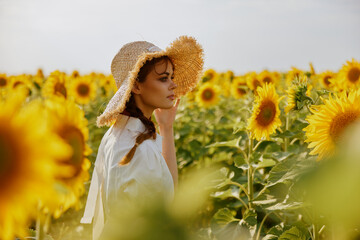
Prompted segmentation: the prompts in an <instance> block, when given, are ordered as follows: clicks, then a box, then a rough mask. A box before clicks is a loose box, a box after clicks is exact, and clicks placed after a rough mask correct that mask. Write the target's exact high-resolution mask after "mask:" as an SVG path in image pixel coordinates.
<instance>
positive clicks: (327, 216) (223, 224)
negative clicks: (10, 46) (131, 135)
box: [0, 59, 360, 240]
mask: <svg viewBox="0 0 360 240" xmlns="http://www.w3.org/2000/svg"><path fill="white" fill-rule="evenodd" d="M339 67H340V68H339V70H338V71H337V72H332V71H324V72H319V73H318V72H316V71H315V69H314V67H313V65H312V64H311V63H310V65H309V69H308V70H302V69H298V68H295V67H292V69H290V70H289V71H287V72H278V71H269V70H264V71H261V72H248V73H245V74H242V75H238V76H236V75H234V73H233V72H232V71H230V70H229V71H227V72H216V71H215V70H214V69H207V70H206V71H205V72H204V73H203V76H202V78H201V80H200V83H199V84H198V86H197V87H196V88H195V89H193V91H191V92H189V93H188V94H187V95H186V96H184V97H182V98H181V101H180V105H179V108H178V112H177V116H176V121H175V123H174V134H175V146H176V156H177V162H178V169H179V190H178V191H179V194H178V195H177V196H176V198H175V201H174V203H175V205H174V207H173V208H172V209H168V208H165V207H164V206H163V205H162V204H161V202H160V204H159V203H157V204H155V203H154V205H153V207H152V208H150V209H140V210H141V211H142V210H143V212H142V215H141V221H140V220H139V219H137V218H136V214H135V211H131V212H130V211H127V210H125V209H119V210H120V211H119V214H118V215H119V218H118V219H117V220H116V221H115V222H114V225H113V226H112V228H111V227H110V228H108V229H107V231H108V233H109V234H107V235H106V234H105V235H104V237H103V238H102V239H125V240H127V239H129V240H130V239H179V240H180V239H183V240H188V239H189V240H190V239H191V240H192V239H194V240H195V239H201V240H205V239H213V240H238V239H254V240H258V239H264V240H265V239H267V240H269V239H304V240H306V239H334V240H338V239H359V238H360V205H359V202H360V187H359V186H360V147H359V146H360V145H359V143H360V62H359V61H358V60H356V59H352V60H348V61H346V62H344V64H343V66H339ZM116 90H117V89H116V85H115V81H114V79H113V77H112V76H111V75H104V74H102V73H94V72H93V73H90V74H87V75H80V74H79V72H77V71H73V72H72V73H71V74H67V73H65V72H61V71H59V70H56V71H53V72H51V73H50V74H49V75H48V76H44V74H43V72H42V70H41V69H38V71H37V73H36V74H35V75H30V74H22V75H13V76H10V75H7V74H6V73H2V74H0V157H1V160H0V167H1V168H0V180H1V182H2V187H1V188H0V239H3V240H9V239H11V240H13V239H54V240H70V239H92V238H91V234H92V226H91V225H90V224H80V218H81V217H82V214H83V211H84V206H85V202H86V197H87V192H88V190H89V185H90V181H91V176H92V171H93V167H94V162H95V159H96V156H97V149H98V147H99V144H100V141H101V139H102V136H103V135H104V133H105V132H106V131H107V129H108V128H107V127H104V128H97V127H96V117H97V116H98V115H100V114H101V113H102V112H103V111H104V109H105V107H106V104H107V103H108V101H109V100H110V98H111V97H112V95H113V94H114V93H115V92H116ZM153 120H154V121H155V118H153ZM136 211H137V212H139V209H136ZM110 232H111V233H110Z"/></svg>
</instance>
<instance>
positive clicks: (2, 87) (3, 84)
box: [0, 74, 9, 99]
mask: <svg viewBox="0 0 360 240" xmlns="http://www.w3.org/2000/svg"><path fill="white" fill-rule="evenodd" d="M8 87H9V79H8V77H7V76H6V74H0V99H1V97H3V96H5V95H6V93H7V90H8Z"/></svg>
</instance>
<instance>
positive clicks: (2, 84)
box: [0, 77, 7, 87]
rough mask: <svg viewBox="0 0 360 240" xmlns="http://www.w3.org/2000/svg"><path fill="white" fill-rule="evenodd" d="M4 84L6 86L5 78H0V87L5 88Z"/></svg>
mask: <svg viewBox="0 0 360 240" xmlns="http://www.w3.org/2000/svg"><path fill="white" fill-rule="evenodd" d="M6 84H7V81H6V78H4V77H0V87H4V86H6Z"/></svg>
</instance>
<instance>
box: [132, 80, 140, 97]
mask: <svg viewBox="0 0 360 240" xmlns="http://www.w3.org/2000/svg"><path fill="white" fill-rule="evenodd" d="M131 91H132V92H133V93H135V94H140V87H139V83H138V82H137V81H135V82H134V85H133V87H132V89H131Z"/></svg>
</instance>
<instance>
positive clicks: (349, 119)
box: [330, 111, 359, 143]
mask: <svg viewBox="0 0 360 240" xmlns="http://www.w3.org/2000/svg"><path fill="white" fill-rule="evenodd" d="M358 118H359V112H355V111H348V112H344V113H341V114H339V115H337V116H335V117H334V119H333V120H332V122H331V124H330V137H331V138H332V139H333V141H334V142H335V143H338V142H339V141H340V139H341V135H342V133H343V132H344V130H345V129H346V127H347V126H349V125H350V124H351V123H353V122H355V121H356V120H357V119H358Z"/></svg>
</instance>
